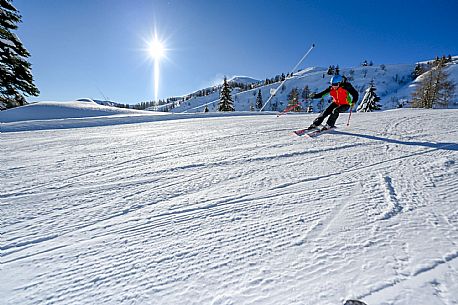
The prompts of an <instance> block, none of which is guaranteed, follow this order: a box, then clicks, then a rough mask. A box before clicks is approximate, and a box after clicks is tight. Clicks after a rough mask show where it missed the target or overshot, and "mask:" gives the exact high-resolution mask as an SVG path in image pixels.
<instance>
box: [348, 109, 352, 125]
mask: <svg viewBox="0 0 458 305" xmlns="http://www.w3.org/2000/svg"><path fill="white" fill-rule="evenodd" d="M352 110H353V105H351V106H350V115H349V116H348V122H347V126H350V118H351V112H352Z"/></svg>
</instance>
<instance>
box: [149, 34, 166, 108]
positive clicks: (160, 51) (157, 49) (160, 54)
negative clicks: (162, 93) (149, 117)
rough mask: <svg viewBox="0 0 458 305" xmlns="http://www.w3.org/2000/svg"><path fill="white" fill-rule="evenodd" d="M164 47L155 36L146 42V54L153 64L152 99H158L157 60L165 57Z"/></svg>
mask: <svg viewBox="0 0 458 305" xmlns="http://www.w3.org/2000/svg"><path fill="white" fill-rule="evenodd" d="M165 51H166V48H165V46H164V44H163V43H162V42H161V41H160V40H159V39H157V38H155V39H153V40H152V41H151V42H149V43H148V54H149V56H150V57H151V59H153V65H154V100H155V101H157V100H158V99H157V98H158V91H159V61H160V60H161V59H162V58H164V57H166V54H165V53H166V52H165Z"/></svg>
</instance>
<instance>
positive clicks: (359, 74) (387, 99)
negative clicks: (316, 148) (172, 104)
mask: <svg viewBox="0 0 458 305" xmlns="http://www.w3.org/2000/svg"><path fill="white" fill-rule="evenodd" d="M414 68H415V63H413V64H397V65H388V64H387V65H382V64H381V65H373V66H358V67H353V68H341V69H340V73H341V74H342V75H346V76H347V77H348V78H349V80H350V81H351V83H352V84H353V85H354V87H355V88H356V89H357V90H358V91H359V93H360V95H363V93H364V91H365V90H366V89H367V88H368V87H369V84H370V82H371V81H372V80H373V81H374V83H375V86H376V88H377V94H378V96H380V97H381V102H380V104H381V105H382V109H383V110H387V109H396V108H398V107H399V105H403V106H405V105H406V102H407V101H409V100H410V99H411V95H412V92H413V91H414V89H415V87H416V82H415V80H412V76H411V75H412V72H413V70H414ZM327 70H328V69H327V68H319V67H311V68H306V69H303V70H301V71H298V72H296V73H294V74H293V76H292V77H289V78H288V79H287V80H286V82H285V84H284V87H283V88H280V89H279V91H278V92H277V94H276V96H275V97H274V98H272V100H271V103H270V104H271V105H268V106H267V107H266V108H265V110H272V104H276V105H277V109H278V110H280V111H281V110H283V109H284V108H285V107H286V105H287V104H288V94H289V93H290V92H291V90H292V89H293V88H297V89H298V90H299V93H301V92H302V90H303V89H304V87H305V86H308V87H309V89H310V90H311V92H319V91H322V90H324V89H325V88H326V86H328V85H329V79H330V77H331V76H329V75H327V74H326V72H327ZM446 71H447V72H448V73H449V74H450V79H451V80H452V81H455V83H458V81H457V79H458V57H456V56H455V57H453V62H452V63H451V64H449V66H448V67H447V68H446ZM279 85H280V83H279V82H278V83H274V84H270V85H266V86H262V87H258V88H255V89H252V90H248V91H243V92H240V90H239V89H234V90H233V91H232V95H233V100H234V106H235V109H236V111H249V110H250V109H251V108H252V107H254V105H255V104H256V95H257V93H258V90H261V94H262V97H263V101H264V102H266V101H267V100H268V98H269V96H270V90H271V89H276V88H277V87H278V86H279ZM457 91H458V90H457ZM361 97H362V96H361ZM301 100H302V107H303V108H306V107H307V106H308V102H305V101H303V99H301ZM218 101H219V91H218V92H213V93H212V94H210V95H207V96H203V97H193V98H192V99H190V100H187V101H185V102H184V103H182V104H181V106H179V107H177V108H175V109H173V112H175V113H179V112H201V111H202V110H203V108H204V107H205V106H208V108H209V110H210V111H216V110H217V109H218V107H217V103H218ZM360 101H361V98H360ZM326 102H327V101H326ZM319 103H320V101H319V100H313V101H312V102H311V106H312V107H313V111H314V112H320V111H321V108H322V106H320V105H319ZM451 107H452V108H458V92H456V95H455V99H454V101H453V103H452V105H451Z"/></svg>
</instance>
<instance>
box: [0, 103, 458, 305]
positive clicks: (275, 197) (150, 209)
mask: <svg viewBox="0 0 458 305" xmlns="http://www.w3.org/2000/svg"><path fill="white" fill-rule="evenodd" d="M457 114H458V112H457V111H456V110H448V111H413V110H403V111H387V112H379V113H373V114H359V113H357V114H354V116H352V126H350V127H348V128H346V127H344V126H343V125H342V126H341V127H340V128H338V129H337V130H336V132H335V134H328V135H323V136H320V137H317V138H315V139H306V138H302V137H296V136H293V135H290V133H291V131H292V130H295V129H298V128H301V127H303V126H306V125H308V123H309V122H310V121H311V120H312V119H313V117H314V116H310V115H303V116H284V117H281V118H276V117H275V116H272V117H270V116H260V117H248V118H244V117H234V118H212V119H201V120H186V121H166V122H157V123H144V124H131V125H121V126H106V127H94V128H79V129H67V130H48V131H35V132H19V133H6V134H2V135H1V137H2V139H1V141H2V147H4V148H5V149H4V150H5V152H4V153H3V154H2V160H1V164H2V171H1V173H0V177H1V181H2V185H3V188H2V190H1V191H0V213H1V215H0V216H1V219H2V225H1V228H0V230H1V231H0V234H1V236H2V238H1V243H0V251H1V256H0V258H1V261H2V264H1V272H0V283H1V284H0V299H2V300H4V303H5V304H120V303H122V304H314V305H319V304H323V305H325V304H340V303H342V301H343V300H345V299H349V298H360V299H362V300H364V301H366V302H367V303H368V304H369V305H376V304H401V305H407V304H425V301H427V304H457V303H458V293H457V291H458V273H457V269H458V260H457V259H456V258H457V257H458V245H457V241H458V230H457V225H458V208H457V207H458V204H457V203H458V193H457V190H458V178H457V177H458V169H457V167H456V162H457V159H458V154H457V151H458V122H457V120H456V115H457ZM347 117H348V116H347V115H342V116H341V118H339V122H340V123H342V122H346V119H347ZM342 124H343V123H342ZM267 126H272V128H270V129H268V128H266V127H267ZM17 152H20V154H18V153H17Z"/></svg>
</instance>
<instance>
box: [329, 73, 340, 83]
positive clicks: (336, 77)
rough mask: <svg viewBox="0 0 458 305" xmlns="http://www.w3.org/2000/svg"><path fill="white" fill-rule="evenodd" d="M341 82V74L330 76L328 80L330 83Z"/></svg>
mask: <svg viewBox="0 0 458 305" xmlns="http://www.w3.org/2000/svg"><path fill="white" fill-rule="evenodd" d="M341 82H342V76H340V75H334V76H333V77H332V78H331V81H330V82H329V83H330V84H331V85H335V84H339V83H341Z"/></svg>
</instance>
